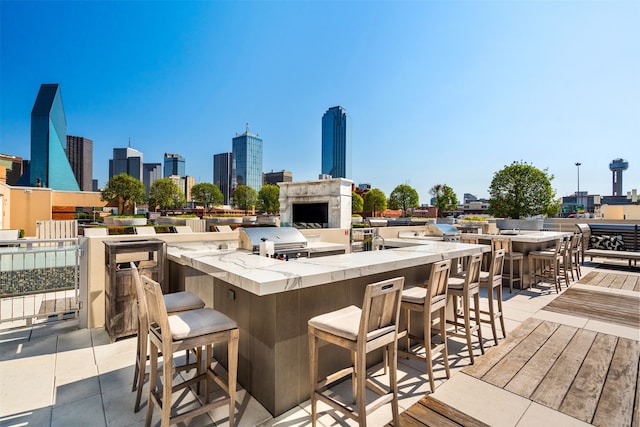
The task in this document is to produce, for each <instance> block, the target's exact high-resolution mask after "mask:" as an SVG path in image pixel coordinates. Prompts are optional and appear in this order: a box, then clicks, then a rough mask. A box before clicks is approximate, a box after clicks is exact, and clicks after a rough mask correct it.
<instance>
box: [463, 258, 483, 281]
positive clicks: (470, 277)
mask: <svg viewBox="0 0 640 427" xmlns="http://www.w3.org/2000/svg"><path fill="white" fill-rule="evenodd" d="M481 266H482V254H475V255H471V256H470V257H469V261H468V263H467V274H466V275H465V277H464V289H469V287H470V286H471V284H472V283H478V282H479V281H480V267H481Z"/></svg>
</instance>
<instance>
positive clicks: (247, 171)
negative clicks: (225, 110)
mask: <svg viewBox="0 0 640 427" xmlns="http://www.w3.org/2000/svg"><path fill="white" fill-rule="evenodd" d="M232 147H233V149H232V154H233V162H234V163H235V183H236V185H238V186H239V185H248V186H249V187H251V188H253V189H254V190H256V191H260V188H261V187H262V139H260V138H258V135H254V134H252V133H249V126H247V130H246V131H245V133H243V134H242V135H238V136H236V137H235V138H233V140H232Z"/></svg>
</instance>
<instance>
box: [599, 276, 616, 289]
mask: <svg viewBox="0 0 640 427" xmlns="http://www.w3.org/2000/svg"><path fill="white" fill-rule="evenodd" d="M616 276H617V274H605V275H604V277H603V278H602V280H601V281H600V283H598V286H602V287H603V288H610V287H611V284H612V283H613V281H614V280H615V278H616Z"/></svg>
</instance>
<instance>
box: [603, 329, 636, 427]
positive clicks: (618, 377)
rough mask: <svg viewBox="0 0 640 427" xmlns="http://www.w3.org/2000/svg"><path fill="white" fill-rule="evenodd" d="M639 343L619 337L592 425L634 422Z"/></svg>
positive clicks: (620, 424) (624, 424) (625, 424)
mask: <svg viewBox="0 0 640 427" xmlns="http://www.w3.org/2000/svg"><path fill="white" fill-rule="evenodd" d="M638 360H640V342H638V341H633V340H629V339H625V338H619V339H618V345H617V346H616V350H615V352H614V353H613V358H612V360H611V367H610V369H609V373H608V374H607V379H606V381H605V383H604V388H603V390H602V397H601V398H600V402H599V403H598V407H597V409H596V413H595V416H594V417H593V422H592V424H595V425H618V426H627V425H631V422H632V420H633V405H634V400H635V396H636V390H637V382H636V381H637V377H638Z"/></svg>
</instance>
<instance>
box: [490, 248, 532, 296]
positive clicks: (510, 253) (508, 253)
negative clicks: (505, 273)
mask: <svg viewBox="0 0 640 427" xmlns="http://www.w3.org/2000/svg"><path fill="white" fill-rule="evenodd" d="M498 249H504V260H505V262H508V263H509V278H508V280H509V293H513V283H514V282H520V289H522V275H523V273H524V255H523V254H522V252H514V250H513V242H512V241H511V239H510V238H508V237H494V238H493V239H492V240H491V250H492V251H497V250H498ZM514 261H515V262H516V263H517V264H518V275H517V276H516V277H514V275H513V263H514Z"/></svg>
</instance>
